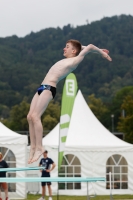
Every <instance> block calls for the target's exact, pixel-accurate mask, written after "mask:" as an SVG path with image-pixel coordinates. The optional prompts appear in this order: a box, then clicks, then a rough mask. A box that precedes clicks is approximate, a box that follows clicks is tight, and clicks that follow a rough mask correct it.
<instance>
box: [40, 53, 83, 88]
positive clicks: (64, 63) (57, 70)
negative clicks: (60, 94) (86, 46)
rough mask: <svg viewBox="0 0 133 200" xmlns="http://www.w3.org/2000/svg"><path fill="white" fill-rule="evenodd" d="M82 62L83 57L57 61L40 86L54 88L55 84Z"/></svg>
mask: <svg viewBox="0 0 133 200" xmlns="http://www.w3.org/2000/svg"><path fill="white" fill-rule="evenodd" d="M82 60H83V57H82V58H79V56H76V57H72V58H65V59H63V60H60V61H58V62H57V63H55V64H54V65H53V66H52V67H51V68H50V70H49V71H48V73H47V74H46V77H45V78H44V80H43V82H42V84H48V85H51V86H54V87H56V85H57V83H58V82H59V81H60V80H62V79H63V78H65V77H66V76H67V75H68V74H69V73H71V72H72V71H73V70H75V69H76V68H77V66H78V64H79V63H80V62H81V61H82Z"/></svg>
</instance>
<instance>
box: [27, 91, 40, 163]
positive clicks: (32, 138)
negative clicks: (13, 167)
mask: <svg viewBox="0 0 133 200" xmlns="http://www.w3.org/2000/svg"><path fill="white" fill-rule="evenodd" d="M38 98H39V95H38V94H37V93H36V94H35V95H34V97H33V99H32V101H31V105H30V111H29V113H28V115H27V120H28V123H29V133H30V153H29V160H28V163H29V164H30V162H31V160H32V158H33V156H34V153H35V148H36V137H35V130H34V124H33V122H32V113H33V111H34V108H35V106H36V104H37V101H38Z"/></svg>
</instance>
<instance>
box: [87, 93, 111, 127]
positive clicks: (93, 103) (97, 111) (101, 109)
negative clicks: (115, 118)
mask: <svg viewBox="0 0 133 200" xmlns="http://www.w3.org/2000/svg"><path fill="white" fill-rule="evenodd" d="M88 99H89V100H88V105H89V107H90V109H91V110H92V112H93V113H94V115H95V116H96V117H97V118H98V120H99V121H100V122H101V123H102V124H104V126H105V127H106V128H109V127H110V114H109V109H108V107H107V105H106V104H105V103H103V101H102V100H101V99H100V98H96V97H95V95H94V94H92V95H90V96H89V97H88Z"/></svg>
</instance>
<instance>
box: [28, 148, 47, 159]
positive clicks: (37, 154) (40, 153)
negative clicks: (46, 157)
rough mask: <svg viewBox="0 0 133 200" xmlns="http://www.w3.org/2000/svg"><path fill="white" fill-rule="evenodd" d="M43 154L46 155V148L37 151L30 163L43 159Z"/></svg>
mask: <svg viewBox="0 0 133 200" xmlns="http://www.w3.org/2000/svg"><path fill="white" fill-rule="evenodd" d="M43 153H44V148H43V147H42V148H41V149H36V150H35V153H34V156H33V158H32V160H31V162H30V163H33V162H36V161H37V160H38V159H39V158H40V157H41V155H42V154H43Z"/></svg>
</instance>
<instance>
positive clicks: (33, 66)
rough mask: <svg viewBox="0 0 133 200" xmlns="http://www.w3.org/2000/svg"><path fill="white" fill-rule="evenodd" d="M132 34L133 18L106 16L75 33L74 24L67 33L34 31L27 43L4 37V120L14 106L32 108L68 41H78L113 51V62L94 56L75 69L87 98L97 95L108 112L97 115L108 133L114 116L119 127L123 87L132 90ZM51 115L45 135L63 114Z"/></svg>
mask: <svg viewBox="0 0 133 200" xmlns="http://www.w3.org/2000/svg"><path fill="white" fill-rule="evenodd" d="M132 35H133V16H130V15H128V16H126V15H121V16H114V17H110V18H109V17H104V18H103V19H102V20H100V21H95V22H92V23H91V24H87V25H83V26H78V27H75V28H74V27H72V26H71V25H70V24H68V25H67V26H64V27H63V28H62V29H61V28H59V27H57V28H47V29H44V30H42V31H40V32H37V33H33V32H31V33H30V34H29V35H27V36H26V37H24V38H18V37H17V36H12V37H6V38H0V116H1V117H2V118H6V119H7V118H8V117H9V110H10V109H11V108H12V107H13V106H15V105H20V104H21V102H22V101H26V102H28V103H30V101H31V99H32V97H33V95H34V93H35V92H36V89H37V87H38V86H39V85H40V83H41V82H42V80H43V78H44V76H45V75H46V73H47V72H48V70H49V68H50V67H51V66H52V65H53V64H54V63H55V62H57V61H58V60H60V59H62V58H63V51H62V49H63V47H64V45H65V42H66V41H67V40H68V39H70V38H74V39H77V40H79V41H80V42H81V43H82V44H83V45H87V44H90V43H91V44H94V45H96V46H98V47H99V48H107V49H109V51H110V55H111V57H112V59H113V61H112V62H108V61H107V60H105V59H102V58H101V57H100V56H99V55H97V54H90V55H88V56H86V58H85V59H84V61H83V62H82V63H81V64H80V65H79V67H78V68H77V69H76V70H75V74H76V76H77V80H78V85H79V88H80V89H81V91H82V92H83V94H84V95H85V96H88V95H90V94H95V96H96V98H100V99H101V101H103V102H104V104H105V107H106V108H108V111H107V112H103V110H104V109H103V110H102V112H103V116H101V114H99V112H100V111H99V112H96V115H97V117H98V118H99V119H100V120H101V122H102V123H103V124H104V125H105V126H106V127H107V128H109V127H110V124H111V119H110V115H111V114H112V113H113V114H114V115H115V118H114V120H115V127H116V126H117V122H118V118H119V116H120V112H121V109H120V106H121V104H122V99H121V98H120V97H119V95H118V96H117V95H116V94H117V92H118V91H119V90H121V88H123V87H126V86H133V57H132V55H133V48H132V46H133V37H132ZM63 84H64V81H61V82H60V83H59V84H58V89H57V96H56V99H55V100H56V101H58V102H60V100H61V93H62V88H63ZM126 94H128V92H127V93H125V95H126ZM112 99H113V102H112V106H111V100H112ZM5 106H6V107H5ZM101 107H103V108H104V106H101ZM15 108H16V107H15ZM12 109H13V108H12ZM50 112H51V111H50V110H49V113H47V117H46V116H45V115H44V118H43V125H44V129H45V130H46V129H50V127H52V125H50V123H51V124H55V123H56V120H57V119H58V118H59V117H58V114H57V116H56V117H54V116H53V115H52V114H51V113H50ZM57 113H58V111H57ZM23 114H24V115H23V116H21V117H22V119H23V117H24V116H26V115H27V113H26V111H25V113H23ZM9 119H10V120H9V121H10V126H11V127H13V129H15V130H17V129H18V128H19V129H18V130H24V129H25V128H26V130H27V125H26V123H27V122H26V121H22V123H21V125H22V124H23V126H19V125H13V124H12V123H13V121H12V120H11V117H10V118H9ZM19 120H20V121H21V119H20V118H19ZM25 120H26V119H25ZM52 122H53V123H52ZM16 124H18V122H17V123H16Z"/></svg>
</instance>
